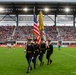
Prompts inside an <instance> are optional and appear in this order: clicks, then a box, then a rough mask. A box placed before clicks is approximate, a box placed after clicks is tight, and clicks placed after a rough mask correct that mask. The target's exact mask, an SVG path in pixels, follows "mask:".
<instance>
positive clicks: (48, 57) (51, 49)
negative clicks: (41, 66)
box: [46, 41, 53, 64]
mask: <svg viewBox="0 0 76 75" xmlns="http://www.w3.org/2000/svg"><path fill="white" fill-rule="evenodd" d="M49 42H50V41H49ZM52 53H53V45H52V44H51V43H49V44H48V46H47V54H46V58H47V60H48V62H47V64H51V62H52V60H51V59H50V56H51V54H52Z"/></svg>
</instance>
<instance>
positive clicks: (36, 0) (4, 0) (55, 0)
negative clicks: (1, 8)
mask: <svg viewBox="0 0 76 75" xmlns="http://www.w3.org/2000/svg"><path fill="white" fill-rule="evenodd" d="M0 2H72V3H74V2H76V0H0Z"/></svg>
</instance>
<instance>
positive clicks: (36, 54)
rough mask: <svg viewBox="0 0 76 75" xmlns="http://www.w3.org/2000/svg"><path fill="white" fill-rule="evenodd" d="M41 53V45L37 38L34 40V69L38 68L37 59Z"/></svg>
mask: <svg viewBox="0 0 76 75" xmlns="http://www.w3.org/2000/svg"><path fill="white" fill-rule="evenodd" d="M38 54H39V45H38V43H37V39H35V40H34V58H33V60H32V61H33V63H34V69H36V59H37V56H38Z"/></svg>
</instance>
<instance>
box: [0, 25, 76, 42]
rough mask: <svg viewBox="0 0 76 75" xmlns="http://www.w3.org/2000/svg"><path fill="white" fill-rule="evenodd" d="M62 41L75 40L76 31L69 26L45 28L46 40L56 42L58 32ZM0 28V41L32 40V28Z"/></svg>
mask: <svg viewBox="0 0 76 75" xmlns="http://www.w3.org/2000/svg"><path fill="white" fill-rule="evenodd" d="M57 28H58V30H59V33H60V37H61V38H62V40H65V41H67V40H70V41H73V40H76V29H75V28H74V27H70V26H45V33H46V38H47V39H51V40H52V41H57V40H58V31H57ZM14 29H15V26H0V41H6V40H7V39H8V38H9V37H10V36H12V34H13V32H14V35H13V36H12V38H13V39H14V40H17V41H24V40H27V38H29V37H32V38H33V26H18V27H16V29H15V31H14Z"/></svg>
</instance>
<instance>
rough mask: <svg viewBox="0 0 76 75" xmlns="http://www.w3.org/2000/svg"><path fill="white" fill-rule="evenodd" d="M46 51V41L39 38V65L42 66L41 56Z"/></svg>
mask: <svg viewBox="0 0 76 75" xmlns="http://www.w3.org/2000/svg"><path fill="white" fill-rule="evenodd" d="M45 51H46V43H45V41H44V40H43V39H41V44H40V56H39V60H40V66H42V65H43V64H44V62H43V56H44V54H45Z"/></svg>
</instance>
